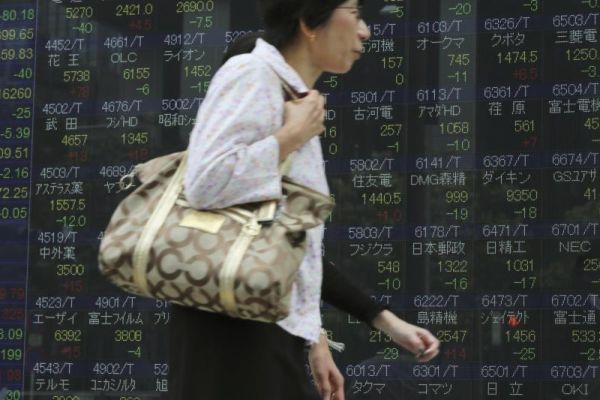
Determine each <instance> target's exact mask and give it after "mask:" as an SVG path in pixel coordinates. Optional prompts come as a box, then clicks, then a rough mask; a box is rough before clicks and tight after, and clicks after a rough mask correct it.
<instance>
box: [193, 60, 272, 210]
mask: <svg viewBox="0 0 600 400" xmlns="http://www.w3.org/2000/svg"><path fill="white" fill-rule="evenodd" d="M265 68H267V67H263V66H262V65H261V64H258V63H257V62H256V60H255V59H254V58H252V56H251V55H245V56H241V57H238V58H236V59H232V60H231V61H230V63H228V64H226V65H224V66H223V67H222V68H221V69H220V70H219V71H218V72H217V74H216V75H215V77H214V78H213V81H212V82H211V86H210V88H209V90H208V93H207V95H206V98H205V99H204V101H203V103H202V105H201V107H200V110H199V112H198V115H197V118H196V124H195V126H194V129H193V131H192V134H191V137H190V144H189V146H188V153H189V156H188V167H187V170H186V174H185V180H184V185H185V194H186V198H187V200H188V201H189V202H190V204H191V205H192V206H193V207H196V208H221V207H227V206H230V205H233V204H241V203H249V202H254V201H261V200H267V199H273V198H277V197H279V196H280V195H281V181H280V177H279V171H278V166H279V143H278V141H277V139H276V138H275V137H274V136H273V133H274V132H273V131H274V130H275V128H279V127H281V124H280V121H281V115H279V118H277V117H278V115H277V114H276V113H277V110H279V111H280V112H283V104H277V102H282V101H283V100H282V95H281V93H280V92H278V91H280V87H279V85H278V84H277V82H278V79H277V77H274V76H272V74H271V75H269V72H270V71H269V70H268V69H265ZM273 85H275V86H274V87H273Z"/></svg>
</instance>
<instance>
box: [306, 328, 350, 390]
mask: <svg viewBox="0 0 600 400" xmlns="http://www.w3.org/2000/svg"><path fill="white" fill-rule="evenodd" d="M308 363H309V364H310V369H311V371H312V375H313V378H314V380H315V384H316V385H317V390H318V391H319V395H320V396H321V399H323V400H331V399H335V400H344V377H343V376H342V373H341V372H340V370H339V369H338V368H337V366H336V365H335V362H334V361H333V357H332V356H331V352H330V351H329V346H328V345H327V337H326V336H325V335H321V337H320V338H319V343H316V344H314V345H312V346H311V348H310V351H309V352H308Z"/></svg>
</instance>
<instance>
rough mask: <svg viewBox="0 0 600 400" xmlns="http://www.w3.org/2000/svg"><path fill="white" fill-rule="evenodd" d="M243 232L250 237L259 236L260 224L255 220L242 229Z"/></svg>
mask: <svg viewBox="0 0 600 400" xmlns="http://www.w3.org/2000/svg"><path fill="white" fill-rule="evenodd" d="M242 232H244V233H245V234H247V235H250V236H258V234H259V233H260V224H258V223H257V222H256V221H255V220H252V221H249V222H247V223H245V224H244V226H243V227H242Z"/></svg>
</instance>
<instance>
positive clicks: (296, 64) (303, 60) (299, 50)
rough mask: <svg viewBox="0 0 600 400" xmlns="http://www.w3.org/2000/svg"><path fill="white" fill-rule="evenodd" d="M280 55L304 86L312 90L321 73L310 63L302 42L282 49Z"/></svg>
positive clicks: (306, 48) (307, 52)
mask: <svg viewBox="0 0 600 400" xmlns="http://www.w3.org/2000/svg"><path fill="white" fill-rule="evenodd" d="M281 54H282V55H283V58H284V59H285V61H286V62H287V63H288V64H289V65H291V66H292V68H294V69H295V70H296V72H297V73H298V75H300V78H302V80H303V81H304V84H305V85H306V86H307V87H308V88H309V89H312V88H313V87H314V86H315V83H316V82H317V79H319V77H320V76H321V74H322V73H323V71H322V70H321V69H319V68H318V67H317V66H316V65H315V64H314V63H313V62H312V59H311V57H310V52H309V51H308V47H307V46H306V45H305V44H304V43H302V42H296V43H293V44H291V45H289V46H287V47H286V48H285V49H282V50H281Z"/></svg>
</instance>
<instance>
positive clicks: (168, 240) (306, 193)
mask: <svg viewBox="0 0 600 400" xmlns="http://www.w3.org/2000/svg"><path fill="white" fill-rule="evenodd" d="M186 157H187V153H186V152H181V153H173V154H169V155H167V156H164V157H159V158H155V159H153V160H150V161H148V162H146V163H144V164H141V165H138V166H136V168H135V171H134V173H135V174H137V176H138V178H139V179H140V181H141V182H142V183H141V185H140V186H139V187H138V188H137V189H136V190H135V191H133V192H132V193H130V194H129V195H128V196H127V197H126V198H125V199H123V200H122V201H121V203H120V204H119V205H118V207H117V209H116V211H115V212H114V214H113V215H112V218H111V220H110V223H109V225H108V227H107V228H106V230H105V232H104V238H103V239H102V242H101V244H100V254H99V264H100V271H101V272H102V274H104V275H105V276H106V277H107V278H108V279H109V280H110V281H111V282H112V283H114V284H115V285H117V286H119V287H120V288H122V289H124V290H126V291H128V292H130V293H134V294H137V295H142V296H147V297H153V298H157V299H164V300H169V301H171V302H173V303H177V304H181V305H186V306H191V307H196V308H198V309H201V310H206V311H213V312H220V313H225V314H227V315H230V316H232V317H239V318H245V319H254V320H260V321H266V322H274V321H278V320H280V319H283V318H285V317H286V316H287V315H288V313H289V308H290V299H291V291H292V284H293V282H294V279H295V276H296V272H297V271H298V268H299V267H300V263H301V262H302V259H303V258H304V255H305V253H306V246H305V245H306V240H305V236H306V235H305V231H306V230H307V229H310V228H313V227H316V226H317V225H320V224H322V223H323V222H324V220H325V219H326V218H327V217H328V216H329V214H330V212H331V210H332V209H333V202H332V200H331V199H330V198H329V197H328V196H325V195H323V194H321V193H318V192H316V191H314V190H311V189H309V188H307V187H304V186H302V185H299V184H295V183H293V182H291V181H290V180H288V179H287V178H283V179H282V185H283V193H284V195H283V197H282V198H281V199H276V200H272V201H266V202H261V203H255V204H245V205H241V206H236V207H229V208H225V209H219V210H205V211H199V210H196V209H193V208H191V207H190V206H189V204H188V203H187V202H186V201H185V199H184V197H183V194H182V189H183V173H184V169H185V164H186ZM129 178H131V176H130V177H129Z"/></svg>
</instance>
